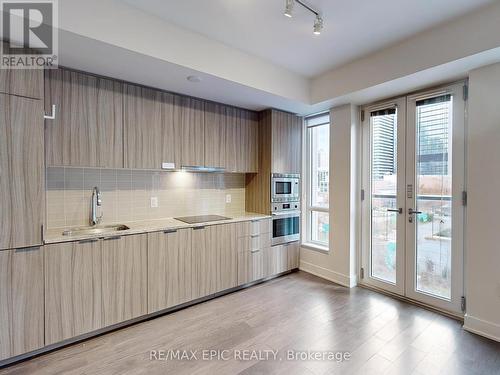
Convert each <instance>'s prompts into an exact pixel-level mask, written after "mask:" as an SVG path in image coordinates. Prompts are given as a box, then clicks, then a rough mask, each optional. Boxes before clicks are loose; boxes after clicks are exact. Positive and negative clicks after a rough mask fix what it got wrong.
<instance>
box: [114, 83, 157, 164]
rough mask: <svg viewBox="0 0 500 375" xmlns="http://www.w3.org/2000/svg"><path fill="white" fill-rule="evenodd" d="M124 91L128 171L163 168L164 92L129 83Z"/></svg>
mask: <svg viewBox="0 0 500 375" xmlns="http://www.w3.org/2000/svg"><path fill="white" fill-rule="evenodd" d="M123 92H124V108H123V109H124V112H123V113H124V115H123V124H124V129H123V131H124V164H125V168H152V169H153V168H156V169H159V168H161V162H162V141H163V139H162V107H163V102H162V93H161V92H160V91H157V90H153V89H148V88H145V87H141V86H136V85H129V84H126V85H124V87H123Z"/></svg>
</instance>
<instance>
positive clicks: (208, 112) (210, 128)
mask: <svg viewBox="0 0 500 375" xmlns="http://www.w3.org/2000/svg"><path fill="white" fill-rule="evenodd" d="M226 109H227V106H224V105H222V104H217V103H205V137H204V138H205V166H206V167H216V168H225V167H226V127H227V124H226V123H227V113H226V112H227V111H226Z"/></svg>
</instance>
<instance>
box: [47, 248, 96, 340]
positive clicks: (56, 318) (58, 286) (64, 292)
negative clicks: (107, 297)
mask: <svg viewBox="0 0 500 375" xmlns="http://www.w3.org/2000/svg"><path fill="white" fill-rule="evenodd" d="M44 250H45V345H50V344H53V343H55V342H59V341H63V340H66V339H69V338H71V337H75V336H79V335H82V334H84V333H88V332H91V331H94V330H97V329H100V328H102V327H103V326H104V321H103V312H102V249H101V241H100V240H97V239H95V240H87V241H80V242H66V243H60V244H53V245H46V246H45V249H44Z"/></svg>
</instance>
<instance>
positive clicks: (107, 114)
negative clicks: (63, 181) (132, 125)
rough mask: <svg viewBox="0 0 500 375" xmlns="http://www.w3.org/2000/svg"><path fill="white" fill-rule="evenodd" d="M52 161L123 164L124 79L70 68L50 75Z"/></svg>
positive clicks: (47, 92)
mask: <svg viewBox="0 0 500 375" xmlns="http://www.w3.org/2000/svg"><path fill="white" fill-rule="evenodd" d="M53 104H55V106H56V114H55V119H54V120H47V121H46V128H45V129H46V130H45V147H46V158H47V164H48V165H56V166H66V165H67V166H80V167H109V168H121V167H123V120H122V112H123V93H122V84H121V83H120V82H117V81H114V80H109V79H104V78H98V77H95V76H92V75H89V74H83V73H78V72H74V71H70V70H66V69H51V70H47V71H46V74H45V111H47V112H51V107H52V105H53Z"/></svg>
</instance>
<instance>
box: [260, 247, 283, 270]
mask: <svg viewBox="0 0 500 375" xmlns="http://www.w3.org/2000/svg"><path fill="white" fill-rule="evenodd" d="M287 270H288V253H287V249H286V246H285V245H278V246H271V247H268V248H266V249H264V277H269V276H274V275H277V274H279V273H282V272H285V271H287Z"/></svg>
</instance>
